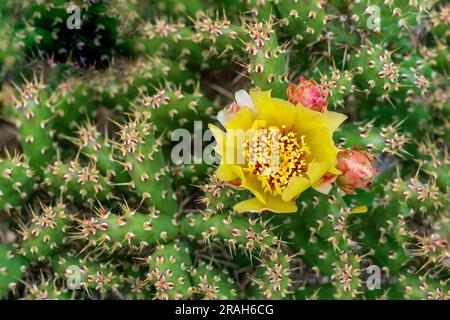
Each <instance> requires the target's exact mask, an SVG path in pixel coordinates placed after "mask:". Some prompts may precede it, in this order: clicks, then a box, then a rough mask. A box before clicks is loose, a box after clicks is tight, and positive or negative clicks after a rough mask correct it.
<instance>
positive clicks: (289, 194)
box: [281, 177, 311, 201]
mask: <svg viewBox="0 0 450 320" xmlns="http://www.w3.org/2000/svg"><path fill="white" fill-rule="evenodd" d="M310 186H311V183H310V182H309V180H308V179H307V178H305V177H293V178H291V179H290V180H289V183H288V185H287V187H286V189H284V190H283V193H282V194H281V198H282V200H283V201H291V200H292V199H294V198H295V197H297V196H298V195H300V193H302V192H303V191H305V190H306V189H308V188H309V187H310Z"/></svg>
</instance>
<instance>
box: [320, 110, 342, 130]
mask: <svg viewBox="0 0 450 320" xmlns="http://www.w3.org/2000/svg"><path fill="white" fill-rule="evenodd" d="M323 115H324V118H325V121H324V125H325V127H327V129H328V130H330V131H331V132H334V131H336V129H337V128H339V126H340V125H341V124H342V122H344V121H345V119H347V116H346V115H345V114H343V113H338V112H333V111H325V112H324V113H323Z"/></svg>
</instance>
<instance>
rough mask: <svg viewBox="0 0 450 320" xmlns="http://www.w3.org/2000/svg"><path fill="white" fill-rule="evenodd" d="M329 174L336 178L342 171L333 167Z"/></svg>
mask: <svg viewBox="0 0 450 320" xmlns="http://www.w3.org/2000/svg"><path fill="white" fill-rule="evenodd" d="M328 172H329V173H331V174H334V175H336V176H338V175H341V174H342V171H341V170H339V169H338V168H336V167H335V166H331V167H330V169H328Z"/></svg>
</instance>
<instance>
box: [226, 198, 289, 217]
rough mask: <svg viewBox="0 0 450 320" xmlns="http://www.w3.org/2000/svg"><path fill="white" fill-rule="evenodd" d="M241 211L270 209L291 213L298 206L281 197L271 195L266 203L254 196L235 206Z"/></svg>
mask: <svg viewBox="0 0 450 320" xmlns="http://www.w3.org/2000/svg"><path fill="white" fill-rule="evenodd" d="M233 209H234V210H236V211H237V212H239V213H242V212H262V211H264V210H269V211H272V212H275V213H291V212H296V211H297V206H296V204H295V202H294V201H288V202H285V201H282V200H281V199H280V197H272V196H271V197H270V198H269V199H268V201H267V204H266V205H265V204H264V203H262V202H261V201H259V200H258V199H257V198H252V199H248V200H244V201H241V202H239V203H237V204H236V205H235V206H234V207H233Z"/></svg>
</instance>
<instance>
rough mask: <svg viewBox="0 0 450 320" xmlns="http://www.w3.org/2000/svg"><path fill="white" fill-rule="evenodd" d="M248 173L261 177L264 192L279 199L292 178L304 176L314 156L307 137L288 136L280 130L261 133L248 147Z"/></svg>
mask: <svg viewBox="0 0 450 320" xmlns="http://www.w3.org/2000/svg"><path fill="white" fill-rule="evenodd" d="M244 150H245V152H246V154H245V156H246V157H245V160H246V165H247V167H246V168H244V171H247V172H249V173H250V174H252V175H255V176H258V179H259V180H260V181H261V183H262V187H263V189H264V191H270V192H271V193H272V194H273V195H279V194H281V192H282V191H283V190H284V189H285V188H286V187H287V185H288V183H289V180H290V178H292V177H297V176H303V175H304V174H305V173H306V171H307V169H308V164H307V162H306V157H307V156H308V155H309V154H310V151H309V147H308V145H307V144H306V142H305V136H299V135H298V134H297V133H295V132H288V133H285V132H284V128H283V131H280V129H278V128H273V127H272V128H269V129H265V128H263V129H259V130H258V131H257V134H255V135H254V136H252V137H251V138H247V141H246V143H245V149H244Z"/></svg>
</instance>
